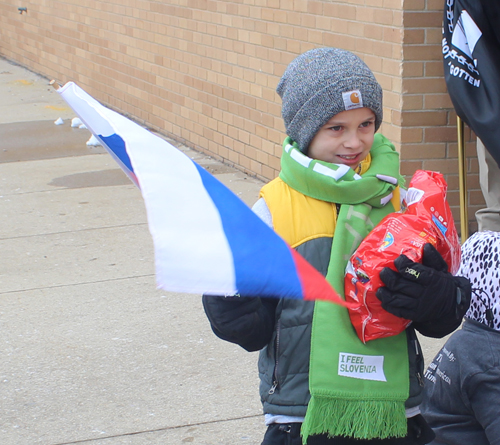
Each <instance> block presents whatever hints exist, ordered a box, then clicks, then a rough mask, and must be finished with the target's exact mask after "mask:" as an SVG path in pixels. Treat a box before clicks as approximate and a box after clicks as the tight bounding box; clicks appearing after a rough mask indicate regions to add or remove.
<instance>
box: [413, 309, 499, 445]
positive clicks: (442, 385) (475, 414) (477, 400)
mask: <svg viewBox="0 0 500 445" xmlns="http://www.w3.org/2000/svg"><path fill="white" fill-rule="evenodd" d="M425 380H426V384H425V398H424V402H423V403H422V405H421V408H422V414H423V415H424V417H425V419H426V420H427V422H428V423H429V425H430V426H431V427H432V428H433V430H434V432H435V433H436V439H435V440H434V441H433V442H432V444H433V445H445V444H446V445H452V444H453V445H499V444H500V332H498V331H495V330H493V329H490V328H489V327H487V326H485V325H484V324H481V323H479V322H477V321H473V320H469V319H466V321H465V322H464V325H463V327H462V329H460V330H458V331H457V332H455V333H454V334H453V335H452V336H451V337H450V338H449V339H448V341H447V342H446V343H445V345H444V346H443V348H442V349H441V351H440V352H439V353H438V354H437V355H436V357H435V358H434V360H433V362H432V363H431V364H430V365H429V368H428V369H427V371H426V372H425Z"/></svg>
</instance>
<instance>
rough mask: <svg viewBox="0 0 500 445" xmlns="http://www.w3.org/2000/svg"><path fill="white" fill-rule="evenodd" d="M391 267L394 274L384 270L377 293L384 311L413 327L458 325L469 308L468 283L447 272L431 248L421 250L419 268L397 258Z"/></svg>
mask: <svg viewBox="0 0 500 445" xmlns="http://www.w3.org/2000/svg"><path fill="white" fill-rule="evenodd" d="M394 265H395V267H396V269H397V271H394V270H392V269H389V268H388V267H386V268H384V269H383V270H382V272H380V278H381V280H382V281H383V282H384V284H385V286H383V287H380V288H379V289H378V290H377V297H378V299H379V300H380V301H381V302H382V307H383V308H384V309H385V310H386V311H388V312H390V313H391V314H394V315H396V316H398V317H403V318H406V319H409V320H413V321H415V322H417V323H428V322H433V321H435V320H436V321H437V320H439V323H444V324H446V325H448V324H449V323H450V322H451V324H452V325H453V326H455V328H456V327H458V326H459V325H460V322H461V320H462V317H463V315H464V314H465V312H466V311H467V309H468V307H469V304H470V297H471V286H470V283H469V281H468V280H467V279H466V278H463V277H454V276H453V275H452V274H450V273H449V272H448V265H447V264H446V262H445V261H444V259H443V257H442V256H441V255H440V254H439V252H438V251H437V250H436V249H435V248H434V246H433V245H432V244H426V245H425V246H424V251H423V257H422V264H420V263H416V262H414V261H412V260H410V259H409V258H408V257H407V256H405V255H400V256H399V257H398V258H396V260H395V261H394ZM421 327H423V328H424V329H425V325H421Z"/></svg>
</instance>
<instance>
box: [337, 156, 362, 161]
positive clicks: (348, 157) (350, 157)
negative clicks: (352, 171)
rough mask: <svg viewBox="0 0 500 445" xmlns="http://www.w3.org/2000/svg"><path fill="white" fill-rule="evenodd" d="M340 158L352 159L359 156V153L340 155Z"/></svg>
mask: <svg viewBox="0 0 500 445" xmlns="http://www.w3.org/2000/svg"><path fill="white" fill-rule="evenodd" d="M338 157H339V158H342V159H346V160H348V161H352V160H354V159H356V158H357V157H358V155H338Z"/></svg>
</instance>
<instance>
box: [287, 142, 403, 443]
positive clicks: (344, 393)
mask: <svg viewBox="0 0 500 445" xmlns="http://www.w3.org/2000/svg"><path fill="white" fill-rule="evenodd" d="M283 148H284V151H283V156H282V158H281V172H280V177H281V179H282V180H283V181H285V182H286V183H287V184H288V185H289V186H291V187H292V188H294V189H295V190H297V191H299V192H301V193H303V194H305V195H307V196H311V197H313V198H316V199H320V200H323V201H327V202H333V203H338V204H342V206H341V210H340V212H339V216H338V220H337V226H336V229H335V236H334V238H333V244H332V252H331V258H330V263H329V267H328V273H327V276H326V279H327V280H328V282H329V283H330V284H331V285H332V286H333V287H334V288H335V289H336V290H337V292H338V293H339V294H340V295H344V274H345V268H346V264H347V261H348V259H349V258H350V257H351V255H352V253H353V252H354V251H355V250H356V248H357V247H358V246H359V244H360V242H361V241H362V240H363V239H364V238H365V237H366V235H367V234H368V233H369V232H370V230H371V229H372V228H373V227H374V226H375V225H376V224H377V223H378V222H379V221H380V220H381V219H382V218H383V217H384V216H386V215H387V214H388V213H391V212H394V211H395V209H394V207H393V205H392V204H391V202H390V198H391V196H392V191H393V190H394V189H395V188H396V186H397V185H402V184H403V178H402V177H401V176H400V174H399V155H398V153H397V152H396V151H395V149H394V146H393V145H392V144H391V143H390V142H389V141H388V140H387V139H386V138H385V137H384V136H382V135H380V134H376V135H375V140H374V143H373V146H372V148H371V151H370V154H371V157H372V161H371V164H370V167H369V169H368V171H366V172H365V173H363V175H362V176H360V175H358V174H356V173H355V172H354V171H353V170H352V169H351V168H349V167H347V166H345V165H337V164H330V163H327V162H323V161H318V160H313V159H311V158H308V157H307V156H305V155H303V154H302V153H301V152H300V150H299V149H298V147H297V145H296V144H295V143H294V142H293V141H292V140H291V139H290V138H287V139H286V140H285V142H284V144H283ZM309 389H310V392H311V400H310V402H309V405H308V409H307V413H306V418H305V421H304V423H303V425H302V436H303V441H304V443H306V442H307V437H308V436H310V435H315V434H328V435H329V436H347V437H355V438H358V439H372V438H380V439H383V438H389V437H404V436H405V435H406V434H407V422H406V415H405V406H404V403H405V401H406V399H407V398H408V392H409V365H408V351H407V342H406V333H405V332H403V333H401V334H399V335H397V336H393V337H388V338H383V339H378V340H372V341H370V342H368V343H367V344H363V343H362V342H361V340H359V338H358V337H357V335H356V332H355V331H354V328H353V327H352V324H351V321H350V319H349V314H348V312H347V309H345V308H343V307H341V306H338V305H335V304H332V303H329V302H324V301H317V302H316V303H315V308H314V316H313V325H312V335H311V359H310V370H309Z"/></svg>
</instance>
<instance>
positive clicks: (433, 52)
mask: <svg viewBox="0 0 500 445" xmlns="http://www.w3.org/2000/svg"><path fill="white" fill-rule="evenodd" d="M404 6H405V11H404V14H403V29H404V35H403V55H402V65H403V69H402V92H403V94H402V106H401V114H400V116H399V119H400V120H399V121H398V122H399V124H400V125H401V159H402V169H401V171H402V173H403V174H404V175H406V176H407V177H409V176H411V174H412V173H413V172H414V171H415V170H417V169H425V170H435V171H439V172H441V173H443V174H444V176H445V178H446V181H447V183H448V201H449V203H450V206H451V208H452V211H453V214H454V217H455V221H456V223H457V228H458V230H459V231H460V196H459V194H460V193H459V174H458V170H459V165H458V144H457V116H456V114H455V112H454V110H453V105H452V103H451V100H450V98H449V96H448V93H447V90H446V83H445V81H444V78H443V63H442V56H441V38H442V37H441V24H442V17H443V1H442V0H426V1H422V0H405V2H404ZM465 142H466V156H467V162H466V166H467V189H468V203H469V206H468V213H469V215H468V216H469V218H468V219H469V231H470V232H471V233H472V232H473V231H476V230H477V222H476V220H475V217H474V213H475V211H476V210H478V209H479V208H481V207H482V206H483V205H484V199H483V196H482V193H481V190H480V188H479V178H478V163H477V157H476V148H475V147H476V144H475V136H474V135H473V134H471V131H470V130H469V129H468V128H466V131H465Z"/></svg>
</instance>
